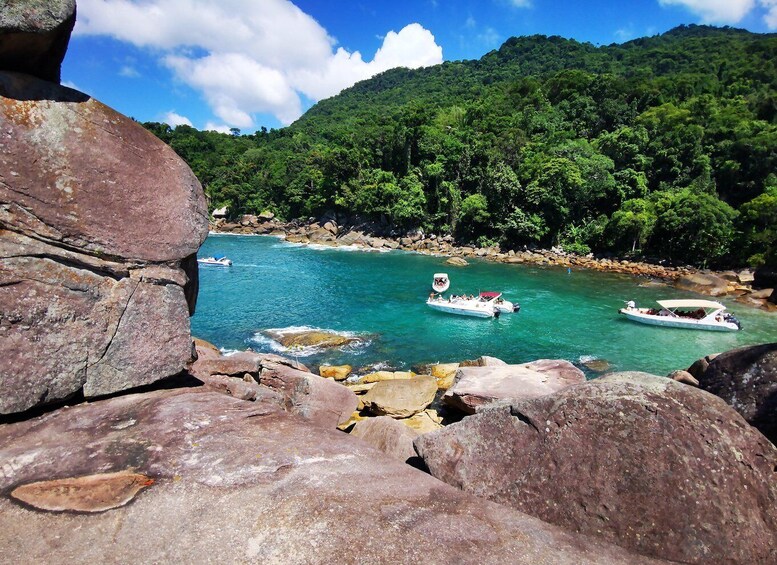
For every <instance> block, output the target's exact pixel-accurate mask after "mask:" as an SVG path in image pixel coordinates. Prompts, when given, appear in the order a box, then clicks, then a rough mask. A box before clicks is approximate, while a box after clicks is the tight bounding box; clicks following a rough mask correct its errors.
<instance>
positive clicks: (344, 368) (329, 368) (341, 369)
mask: <svg viewBox="0 0 777 565" xmlns="http://www.w3.org/2000/svg"><path fill="white" fill-rule="evenodd" d="M352 370H353V367H351V366H350V365H321V366H320V367H319V368H318V374H319V375H321V376H322V377H326V378H327V379H334V380H336V381H344V380H345V379H347V378H348V375H350V374H351V371H352Z"/></svg>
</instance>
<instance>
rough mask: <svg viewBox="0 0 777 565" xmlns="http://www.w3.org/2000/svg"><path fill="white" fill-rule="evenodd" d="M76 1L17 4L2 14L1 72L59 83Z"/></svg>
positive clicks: (39, 0) (5, 7) (28, 0)
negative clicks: (16, 73) (21, 74)
mask: <svg viewBox="0 0 777 565" xmlns="http://www.w3.org/2000/svg"><path fill="white" fill-rule="evenodd" d="M75 23H76V1H75V0H45V1H44V0H13V1H10V2H9V1H5V2H3V3H2V10H0V69H3V70H8V71H16V72H20V73H25V74H28V75H33V76H36V77H38V78H41V79H43V80H47V81H51V82H55V83H59V78H60V67H61V65H62V60H63V59H64V58H65V52H66V51H67V44H68V41H69V40H70V32H72V31H73V26H74V25H75Z"/></svg>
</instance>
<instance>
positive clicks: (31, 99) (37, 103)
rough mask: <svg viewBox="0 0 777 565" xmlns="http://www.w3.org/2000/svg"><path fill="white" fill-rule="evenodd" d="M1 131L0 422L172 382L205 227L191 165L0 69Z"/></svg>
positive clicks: (75, 101)
mask: <svg viewBox="0 0 777 565" xmlns="http://www.w3.org/2000/svg"><path fill="white" fill-rule="evenodd" d="M0 129H2V131H3V141H2V144H0V336H1V338H2V353H3V355H2V358H1V359H0V413H3V414H7V413H13V412H21V411H24V410H27V409H29V408H32V407H34V406H38V405H40V404H46V403H50V402H56V401H61V400H64V399H67V398H69V397H71V396H73V395H74V394H77V393H79V392H82V393H83V394H84V395H85V396H86V397H88V398H91V397H96V396H101V395H106V394H111V393H114V392H117V391H121V390H126V389H129V388H134V387H137V386H141V385H146V384H149V383H152V382H155V381H158V380H160V379H163V378H166V377H168V376H171V375H174V374H176V373H178V372H180V371H182V370H183V369H184V367H185V365H186V363H187V362H188V361H189V359H190V357H191V353H192V346H191V338H190V333H189V314H190V312H191V311H192V310H193V306H194V304H193V299H194V296H195V295H196V289H194V291H192V289H191V283H192V278H191V274H192V270H193V272H194V273H195V274H196V262H194V261H193V260H192V258H193V256H194V255H195V254H196V252H197V249H198V248H199V246H200V244H201V243H202V242H203V241H204V239H205V237H206V236H207V229H208V225H207V211H206V206H205V198H204V195H203V192H202V188H201V186H200V184H199V182H198V181H197V179H196V178H195V177H194V175H193V174H192V172H191V170H190V169H189V168H188V166H187V165H186V164H185V163H184V162H183V161H182V160H181V159H180V158H179V157H178V156H177V155H176V154H175V153H174V152H173V151H172V150H171V149H170V148H169V147H167V146H166V145H165V144H164V143H162V142H161V141H159V140H158V139H157V138H155V137H154V136H153V135H151V134H150V133H149V132H147V131H146V130H144V129H143V128H142V127H141V126H140V125H138V124H137V123H135V122H133V121H132V120H130V119H129V118H126V117H124V116H121V115H120V114H118V113H116V112H114V111H113V110H111V109H110V108H107V107H106V106H104V105H103V104H100V103H99V102H97V101H95V100H93V99H91V98H89V97H87V96H85V95H83V94H80V93H78V92H76V91H74V90H70V89H67V88H63V87H60V86H57V85H54V84H52V83H50V82H44V81H41V80H39V79H36V78H33V77H31V76H28V75H21V74H15V73H6V72H0ZM183 264H185V265H186V266H187V270H188V272H189V275H187V272H186V271H185V270H184V269H183V268H182V265H183ZM195 282H196V281H195ZM187 296H188V297H189V299H190V301H189V302H187Z"/></svg>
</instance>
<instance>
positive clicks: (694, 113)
mask: <svg viewBox="0 0 777 565" xmlns="http://www.w3.org/2000/svg"><path fill="white" fill-rule="evenodd" d="M145 126H146V127H147V128H148V129H150V130H151V131H152V132H153V133H154V134H156V135H157V136H158V137H160V138H161V139H163V140H164V141H165V142H167V143H169V144H170V145H171V146H172V147H173V149H175V150H176V151H177V152H178V153H179V155H181V156H182V157H183V158H184V159H185V160H186V161H187V162H188V163H189V164H190V166H191V167H192V169H193V170H194V172H195V174H197V176H198V178H200V180H201V181H202V183H203V186H204V187H205V191H206V194H207V195H208V196H209V198H210V205H211V207H213V208H215V207H221V206H223V205H227V206H229V209H230V213H231V214H232V215H234V216H237V215H239V214H243V213H259V212H261V211H263V210H265V209H270V210H272V211H273V212H275V213H276V214H277V215H279V216H280V217H281V218H285V219H291V218H295V217H300V216H304V217H308V216H318V215H321V214H323V213H326V212H336V213H338V214H340V215H341V216H342V217H346V216H347V217H350V218H360V219H363V220H382V221H384V222H386V223H388V224H390V225H392V226H393V227H394V228H395V229H397V230H399V231H403V230H410V229H415V228H417V227H421V228H423V229H424V230H426V231H433V232H436V233H450V234H452V235H454V237H456V239H457V240H458V241H459V242H460V243H477V242H480V243H481V244H491V243H494V242H497V243H499V244H500V245H501V246H502V247H503V248H504V249H509V248H515V249H517V248H519V247H521V246H523V245H533V244H537V245H545V246H547V245H553V244H560V245H562V246H564V247H565V248H566V249H568V250H573V251H576V252H580V253H584V252H588V251H589V250H591V251H614V252H617V253H630V254H635V255H639V254H641V255H653V256H655V255H658V256H662V257H666V258H670V259H675V260H678V261H684V262H690V263H694V264H698V265H704V264H707V265H711V266H715V265H722V264H726V263H728V264H744V263H746V262H749V263H751V264H763V263H764V262H767V263H775V255H776V254H777V235H776V234H777V224H775V222H777V219H775V218H777V192H775V191H777V188H776V187H775V183H776V182H777V181H774V178H775V177H774V175H773V174H772V173H774V172H775V171H777V36H775V35H758V34H751V33H749V32H746V31H742V30H736V29H730V28H712V27H707V26H681V27H679V28H676V29H674V30H672V31H670V32H668V33H665V34H663V35H661V36H656V37H650V38H642V39H637V40H635V41H631V42H628V43H625V44H622V45H609V46H604V47H594V46H593V45H590V44H585V43H578V42H576V41H571V40H566V39H562V38H560V37H555V36H554V37H544V36H531V37H521V38H511V39H509V40H508V41H507V42H505V44H504V45H502V47H501V48H500V49H498V50H495V51H492V52H491V53H488V54H486V55H485V56H484V57H483V58H482V59H480V60H478V61H457V62H446V63H443V64H442V65H437V66H435V67H429V68H424V69H418V70H408V69H393V70H391V71H387V72H385V73H383V74H381V75H378V76H376V77H374V78H373V79H370V80H367V81H363V82H360V83H357V84H356V85H354V86H353V87H352V88H349V89H347V90H345V91H344V92H342V93H341V94H340V95H338V96H335V97H333V98H330V99H327V100H323V101H321V102H319V103H318V104H316V105H315V106H314V107H313V108H311V109H310V110H309V111H308V112H307V113H306V114H305V115H304V116H303V117H302V118H300V119H299V120H298V121H297V122H295V123H294V124H293V125H291V126H290V127H288V128H284V129H282V130H272V131H269V132H268V131H266V130H264V129H263V130H262V131H260V132H257V133H255V134H253V135H240V134H239V132H231V134H218V133H215V132H199V131H197V130H195V129H193V128H190V127H187V126H178V127H176V128H175V129H171V128H170V127H168V126H166V125H164V124H155V123H150V124H145ZM770 174H771V175H772V176H770ZM770 179H771V180H770Z"/></svg>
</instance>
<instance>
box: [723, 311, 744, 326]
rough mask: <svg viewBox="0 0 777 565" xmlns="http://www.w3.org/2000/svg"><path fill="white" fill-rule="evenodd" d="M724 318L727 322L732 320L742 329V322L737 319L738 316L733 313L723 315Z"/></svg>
mask: <svg viewBox="0 0 777 565" xmlns="http://www.w3.org/2000/svg"><path fill="white" fill-rule="evenodd" d="M723 320H724V321H726V322H731V323H732V324H734V325H735V326H736V327H737V328H739V329H740V330H741V329H742V324H741V323H739V320H737V318H736V316H734V315H733V314H726V315H725V316H723Z"/></svg>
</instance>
